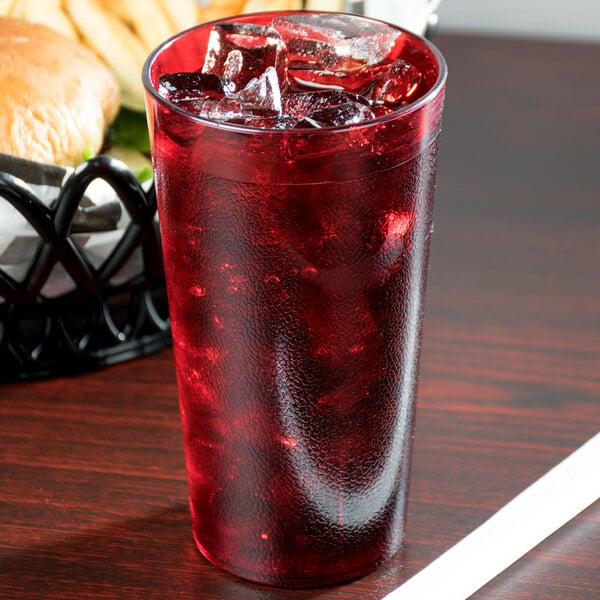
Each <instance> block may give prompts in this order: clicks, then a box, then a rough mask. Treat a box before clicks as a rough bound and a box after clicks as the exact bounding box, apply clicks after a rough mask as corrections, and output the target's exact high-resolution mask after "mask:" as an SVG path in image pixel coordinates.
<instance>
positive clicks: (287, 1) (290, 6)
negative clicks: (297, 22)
mask: <svg viewBox="0 0 600 600" xmlns="http://www.w3.org/2000/svg"><path fill="white" fill-rule="evenodd" d="M301 8H302V0H247V2H246V4H244V9H243V12H245V13H255V12H263V11H269V12H270V11H274V10H300V9H301Z"/></svg>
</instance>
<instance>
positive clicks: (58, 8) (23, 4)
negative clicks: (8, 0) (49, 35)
mask: <svg viewBox="0 0 600 600" xmlns="http://www.w3.org/2000/svg"><path fill="white" fill-rule="evenodd" d="M11 16H14V17H19V18H21V19H25V20H26V21H30V22H32V23H41V24H42V25H47V26H48V27H51V28H52V29H54V30H56V31H58V32H59V33H62V34H63V35H66V36H67V37H70V38H71V39H74V40H77V39H79V36H78V35H77V30H76V29H75V27H74V25H73V23H72V22H71V19H69V17H68V16H67V14H66V13H65V12H64V11H63V9H62V2H61V0H18V1H17V2H16V3H14V6H13V11H12V13H11Z"/></svg>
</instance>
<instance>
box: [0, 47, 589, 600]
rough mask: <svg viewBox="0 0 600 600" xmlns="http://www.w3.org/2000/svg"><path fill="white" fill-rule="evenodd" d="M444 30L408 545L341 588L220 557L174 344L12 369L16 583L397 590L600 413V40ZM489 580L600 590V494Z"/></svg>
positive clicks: (3, 531)
mask: <svg viewBox="0 0 600 600" xmlns="http://www.w3.org/2000/svg"><path fill="white" fill-rule="evenodd" d="M437 43H438V45H439V46H440V47H441V49H442V50H443V52H444V53H445V55H446V57H447V60H448V63H449V65H450V79H449V86H448V95H447V112H446V117H445V130H444V134H443V141H442V148H441V155H440V170H439V180H438V194H437V208H436V231H435V241H434V244H433V252H432V259H431V271H430V280H429V288H428V302H427V312H426V326H425V336H424V344H423V358H422V377H421V384H420V389H419V409H418V417H417V430H416V437H415V455H414V469H413V484H412V489H411V496H410V510H409V521H408V539H407V542H406V545H405V548H404V549H403V551H401V552H400V553H399V554H398V555H397V556H396V557H395V558H393V559H392V560H391V561H390V562H389V563H387V564H386V565H384V566H383V567H382V568H381V569H379V570H378V571H377V572H376V573H374V574H372V575H369V576H367V577H365V578H363V579H361V580H359V581H356V582H354V583H351V584H349V585H345V586H338V587H334V588H327V589H322V590H304V591H281V590H273V589H269V588H265V587H260V586H255V585H251V584H247V583H245V582H243V581H241V580H238V579H236V578H234V577H231V576H229V575H227V574H224V573H222V572H221V571H219V570H218V569H216V568H214V567H212V566H211V565H210V564H208V563H207V562H206V561H205V560H204V559H203V558H201V557H200V555H199V554H198V552H197V551H196V549H195V547H194V544H193V542H192V538H191V530H190V517H189V513H188V508H187V498H186V482H185V471H184V464H183V455H182V444H181V438H180V430H179V417H178V408H177V399H176V387H175V379H174V373H173V364H172V363H173V361H172V353H171V351H170V350H163V351H161V352H159V353H158V354H155V355H153V356H151V357H148V358H145V359H140V360H136V361H132V362H129V363H126V364H122V365H119V366H115V367H111V368H108V369H105V370H102V371H98V372H95V373H91V374H88V375H82V376H78V377H73V378H64V379H54V380H50V381H43V382H36V383H19V384H14V385H3V386H0V598H2V600H4V599H7V600H9V599H10V600H17V599H18V600H21V599H26V600H36V599H38V598H40V599H41V598H44V599H47V598H50V599H61V600H62V599H64V600H68V599H77V600H84V599H101V598H102V599H126V600H133V599H143V600H153V599H171V598H172V599H183V600H185V599H192V598H193V599H203V600H214V599H232V600H233V599H235V600H246V599H248V600H279V599H282V598H289V599H297V600H305V599H309V598H311V599H312V598H340V599H346V600H348V599H361V600H371V599H372V600H376V599H379V598H381V597H382V596H383V595H384V594H385V593H386V592H388V591H389V590H391V589H392V588H394V587H395V586H397V585H399V584H400V583H401V582H402V581H403V580H405V579H406V578H407V577H409V576H410V575H412V574H413V573H415V572H416V571H418V570H419V569H421V568H422V567H424V566H425V565H426V564H428V563H429V562H430V561H432V560H433V559H434V558H435V557H436V556H438V555H439V554H440V553H441V552H442V551H444V550H445V549H446V548H448V547H450V546H451V545H453V544H454V543H455V542H456V541H458V540H459V539H460V538H462V537H463V536H464V535H466V534H467V533H468V532H469V531H471V530H472V529H474V528H475V527H476V526H478V525H479V524H480V523H482V522H483V521H484V520H485V519H486V518H487V517H489V516H490V515H491V514H492V513H493V512H495V511H496V510H497V509H498V508H500V507H501V506H502V505H504V504H505V503H506V502H507V501H508V500H510V499H511V498H512V497H513V496H515V494H517V493H518V492H519V491H520V490H522V489H524V488H525V487H526V486H527V485H529V484H530V483H531V482H533V481H534V480H535V479H537V478H538V477H539V476H541V475H542V474H543V473H544V472H546V471H547V470H548V469H549V468H551V467H552V466H553V465H555V464H556V463H558V462H559V461H560V460H561V459H562V458H564V457H565V456H566V455H567V454H569V453H570V452H571V451H572V450H574V449H575V448H577V447H578V446H579V445H581V444H582V443H583V442H584V441H586V440H587V439H589V438H590V437H591V436H592V435H593V434H595V433H596V432H597V431H598V430H600V267H599V265H600V159H599V151H598V149H599V145H600V45H584V44H581V45H576V44H564V43H547V42H532V41H510V40H494V39H485V38H474V37H462V36H439V37H438V39H437ZM599 471H600V467H599ZM598 476H600V472H599V474H598ZM474 598H477V599H479V600H507V599H510V600H521V599H523V600H525V599H527V600H557V599H559V598H560V599H562V600H592V599H595V598H600V503H596V504H595V505H593V506H592V507H590V508H589V509H588V510H586V511H584V513H582V514H581V515H580V516H579V517H577V518H576V519H575V520H573V521H572V522H571V523H569V524H568V525H566V526H565V527H564V528H563V529H562V530H560V531H559V532H558V533H556V534H555V535H553V536H552V537H551V538H549V539H548V540H547V541H545V542H544V543H542V544H541V545H540V546H539V547H538V548H536V549H535V550H534V551H532V552H530V553H529V554H528V555H527V556H526V557H524V558H523V559H522V560H521V561H519V562H518V563H517V564H515V565H514V566H513V567H512V568H510V569H509V570H508V571H506V572H505V573H503V574H502V575H500V576H499V577H498V578H496V579H495V580H494V581H492V582H491V583H489V584H488V585H487V586H486V587H484V588H483V589H482V590H481V591H480V592H478V593H477V594H476V595H475V596H474ZM423 600H443V599H423Z"/></svg>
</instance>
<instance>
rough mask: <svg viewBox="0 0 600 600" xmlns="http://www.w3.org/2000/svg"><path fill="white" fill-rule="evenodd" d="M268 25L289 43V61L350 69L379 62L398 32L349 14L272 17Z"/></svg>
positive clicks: (307, 14) (396, 37)
mask: <svg viewBox="0 0 600 600" xmlns="http://www.w3.org/2000/svg"><path fill="white" fill-rule="evenodd" d="M271 27H272V28H273V29H276V30H277V31H278V32H279V33H280V34H281V36H282V37H283V39H284V41H285V42H286V44H287V45H288V53H289V56H288V58H289V61H290V62H291V63H293V62H294V61H299V62H312V63H315V64H316V65H321V66H322V67H323V68H324V70H341V71H352V70H356V69H359V68H361V67H362V66H365V65H375V64H377V63H380V62H382V61H383V60H385V59H386V57H387V56H388V55H389V53H390V52H391V50H392V48H393V47H394V45H395V43H396V41H397V39H398V38H399V37H400V35H402V34H401V32H399V31H397V30H395V29H392V28H391V27H388V26H387V25H384V24H379V23H372V22H368V21H365V20H363V19H360V18H358V17H354V16H351V15H337V14H312V13H301V14H296V15H289V16H280V17H275V18H273V19H272V20H271Z"/></svg>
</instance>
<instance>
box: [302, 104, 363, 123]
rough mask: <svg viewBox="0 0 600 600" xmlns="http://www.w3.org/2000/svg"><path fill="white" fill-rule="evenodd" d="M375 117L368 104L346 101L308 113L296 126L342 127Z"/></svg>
mask: <svg viewBox="0 0 600 600" xmlns="http://www.w3.org/2000/svg"><path fill="white" fill-rule="evenodd" d="M374 118H375V114H374V113H373V111H372V110H371V109H370V108H369V107H368V106H365V105H364V104H360V103H358V102H345V103H343V104H337V105H336V106H327V107H325V108H321V109H320V110H317V111H315V112H312V113H310V114H308V115H307V116H305V117H303V118H302V119H300V121H298V123H297V125H296V127H298V128H302V127H309V128H321V127H340V126H342V125H354V124H356V123H362V122H363V121H367V120H369V119H374Z"/></svg>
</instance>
